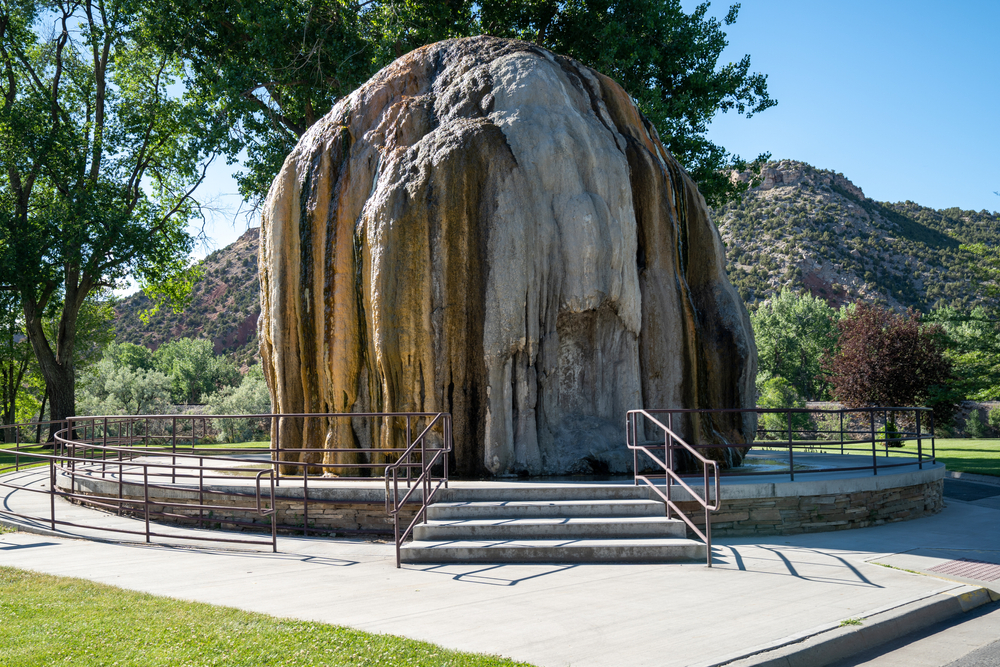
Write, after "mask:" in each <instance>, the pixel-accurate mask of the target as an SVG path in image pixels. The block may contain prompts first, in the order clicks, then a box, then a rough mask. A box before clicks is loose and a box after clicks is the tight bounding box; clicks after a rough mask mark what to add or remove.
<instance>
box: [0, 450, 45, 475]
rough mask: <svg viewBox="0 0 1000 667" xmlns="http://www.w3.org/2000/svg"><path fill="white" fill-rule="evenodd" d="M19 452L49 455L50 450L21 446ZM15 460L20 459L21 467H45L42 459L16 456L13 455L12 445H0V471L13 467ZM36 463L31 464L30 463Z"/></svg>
mask: <svg viewBox="0 0 1000 667" xmlns="http://www.w3.org/2000/svg"><path fill="white" fill-rule="evenodd" d="M20 451H21V452H23V453H36V454H51V453H52V448H51V447H49V448H45V447H44V446H42V445H21V449H20ZM15 459H20V461H19V462H20V464H21V467H24V466H25V465H45V463H46V461H44V460H42V459H33V458H32V457H30V456H17V455H15V453H14V445H0V469H4V468H7V467H8V466H13V465H14V463H15ZM33 461H34V462H37V463H32V462H33Z"/></svg>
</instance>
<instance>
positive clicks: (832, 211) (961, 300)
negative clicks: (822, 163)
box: [713, 160, 1000, 312]
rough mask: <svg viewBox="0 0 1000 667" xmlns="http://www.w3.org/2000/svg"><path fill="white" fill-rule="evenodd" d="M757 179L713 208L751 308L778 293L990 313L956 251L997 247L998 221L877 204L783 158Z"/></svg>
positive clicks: (988, 300) (967, 255)
mask: <svg viewBox="0 0 1000 667" xmlns="http://www.w3.org/2000/svg"><path fill="white" fill-rule="evenodd" d="M764 173H765V177H766V179H765V182H764V183H763V184H762V185H761V186H760V187H758V188H755V189H752V190H751V191H749V192H748V193H747V194H746V195H744V197H743V198H742V199H740V200H739V201H736V202H732V203H730V204H727V205H725V206H723V207H720V208H717V209H714V211H713V215H714V219H715V221H716V223H717V224H718V226H719V231H720V232H721V234H722V238H723V240H724V242H725V243H726V248H727V258H728V272H729V278H730V280H731V281H732V283H733V285H734V286H735V287H736V288H737V290H738V291H739V293H740V295H741V296H742V297H743V299H744V301H745V302H746V303H747V306H748V307H749V308H750V309H751V310H755V309H756V308H757V306H758V305H759V304H760V303H762V302H763V301H764V300H766V299H769V298H771V297H773V296H775V295H777V294H778V293H779V292H780V291H781V289H782V288H783V287H790V288H792V289H793V290H794V291H805V292H807V293H809V294H812V295H813V296H816V297H819V298H822V299H824V300H825V301H827V302H829V303H830V304H831V305H833V306H839V305H843V304H845V303H850V302H854V301H868V302H872V303H881V304H884V305H887V306H890V307H892V308H896V309H905V308H911V307H912V308H916V309H917V310H920V311H923V312H929V311H930V310H932V309H933V308H940V307H943V306H952V307H954V308H958V309H962V310H968V309H971V308H973V307H975V306H989V307H991V308H992V307H995V306H996V305H997V300H996V298H995V297H992V296H990V295H989V294H987V292H986V290H983V289H981V285H980V281H979V280H977V273H976V271H975V263H976V261H977V260H976V257H975V255H974V254H973V253H972V252H970V251H968V250H965V249H963V248H962V247H961V246H962V245H963V244H974V243H985V244H987V245H988V246H991V247H993V246H996V245H997V243H998V241H1000V216H997V214H995V213H989V212H987V211H979V212H976V211H963V210H961V209H958V208H949V209H944V210H940V211H939V210H934V209H929V208H926V207H923V206H920V205H918V204H915V203H913V202H909V201H908V202H902V203H896V204H888V203H883V202H876V201H874V200H871V199H868V198H867V197H865V196H864V194H863V192H862V191H861V190H860V189H859V188H857V187H856V186H855V185H854V184H853V183H851V182H850V181H849V180H847V179H846V178H844V176H843V175H841V174H836V173H834V172H831V171H825V170H821V169H816V168H814V167H812V166H810V165H808V164H805V163H803V162H795V161H792V160H783V161H781V162H776V163H771V164H769V165H767V167H765V170H764Z"/></svg>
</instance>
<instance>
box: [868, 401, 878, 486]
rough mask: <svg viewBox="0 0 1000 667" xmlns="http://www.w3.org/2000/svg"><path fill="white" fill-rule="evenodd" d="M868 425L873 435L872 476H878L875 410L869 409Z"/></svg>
mask: <svg viewBox="0 0 1000 667" xmlns="http://www.w3.org/2000/svg"><path fill="white" fill-rule="evenodd" d="M868 424H869V427H870V429H871V433H872V474H874V475H878V451H877V450H876V449H875V408H868Z"/></svg>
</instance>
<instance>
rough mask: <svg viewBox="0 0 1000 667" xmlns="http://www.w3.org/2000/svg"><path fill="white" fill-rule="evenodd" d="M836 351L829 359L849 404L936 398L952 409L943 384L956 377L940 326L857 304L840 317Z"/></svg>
mask: <svg viewBox="0 0 1000 667" xmlns="http://www.w3.org/2000/svg"><path fill="white" fill-rule="evenodd" d="M837 327H838V329H839V331H840V337H839V339H838V341H837V348H836V350H835V351H834V352H833V353H832V354H830V355H828V356H826V357H825V358H824V369H825V370H826V371H827V372H828V373H829V377H830V383H831V385H832V386H833V395H834V397H835V398H836V399H837V400H838V401H840V402H841V403H843V404H844V405H846V406H847V407H852V408H854V407H866V406H883V407H907V406H915V405H918V404H919V403H921V402H932V401H936V402H937V403H938V405H937V406H935V407H939V408H940V410H939V411H937V412H938V414H939V417H940V416H941V415H942V413H944V412H945V411H947V410H948V406H947V405H946V402H945V401H944V400H942V396H943V394H942V393H941V392H942V388H944V387H946V385H947V384H948V382H949V381H950V380H951V378H952V373H951V364H950V363H949V362H948V360H947V359H946V358H945V356H944V349H943V346H942V343H941V328H940V326H938V325H933V324H931V325H924V324H923V323H922V322H921V316H920V313H917V312H914V311H912V310H910V311H908V312H907V313H906V314H899V313H894V312H892V311H891V310H888V309H885V308H881V307H878V306H872V305H869V304H864V303H860V304H857V305H856V307H855V308H854V309H853V311H851V312H848V313H847V314H846V316H845V317H844V318H843V319H841V320H840V322H838V324H837Z"/></svg>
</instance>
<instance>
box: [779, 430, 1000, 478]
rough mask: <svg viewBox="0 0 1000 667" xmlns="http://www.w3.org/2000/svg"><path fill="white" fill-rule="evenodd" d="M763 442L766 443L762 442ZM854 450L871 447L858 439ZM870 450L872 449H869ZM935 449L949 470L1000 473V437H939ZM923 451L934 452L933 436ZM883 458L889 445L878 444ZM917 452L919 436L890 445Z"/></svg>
mask: <svg viewBox="0 0 1000 667" xmlns="http://www.w3.org/2000/svg"><path fill="white" fill-rule="evenodd" d="M761 444H762V445H763V443H761ZM853 447H854V449H855V451H854V452H848V453H854V454H860V453H863V452H864V451H866V448H870V447H871V445H870V444H869V443H856V444H855V445H854V446H853ZM811 451H818V452H825V453H830V454H839V453H840V446H839V445H837V446H836V447H828V448H822V449H814V450H811ZM867 451H871V450H870V449H867ZM934 451H935V453H936V455H937V460H938V461H941V462H943V463H944V464H945V467H946V468H947V469H948V470H954V471H956V472H970V473H975V474H977V475H995V476H1000V439H982V440H973V439H970V438H937V439H936V440H935V448H934ZM923 452H924V454H925V455H930V453H931V443H930V439H927V440H924V443H923ZM878 453H879V454H878V455H879V458H880V459H881V457H882V456H883V455H884V454H885V449H884V448H882V447H881V446H880V447H879V448H878ZM916 453H917V443H916V441H915V440H912V441H907V443H906V444H905V446H903V447H899V448H895V447H893V448H890V449H889V456H890V457H893V456H906V455H908V456H915V455H916Z"/></svg>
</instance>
